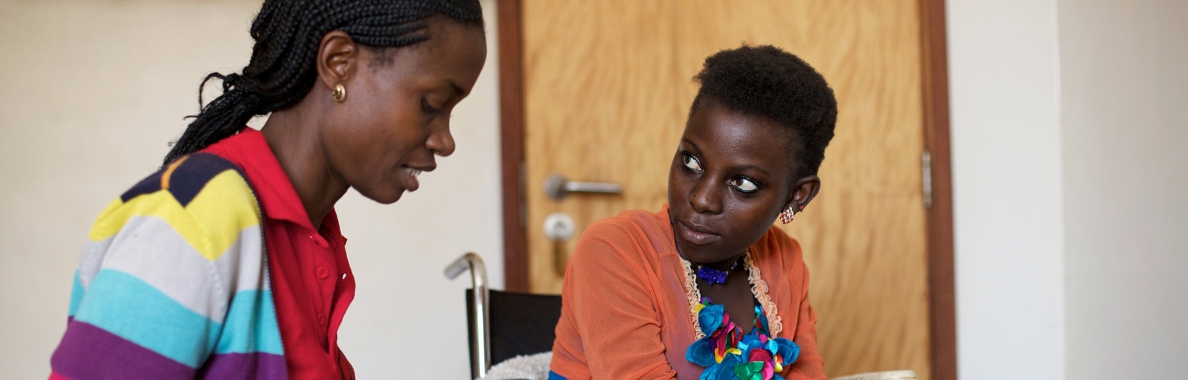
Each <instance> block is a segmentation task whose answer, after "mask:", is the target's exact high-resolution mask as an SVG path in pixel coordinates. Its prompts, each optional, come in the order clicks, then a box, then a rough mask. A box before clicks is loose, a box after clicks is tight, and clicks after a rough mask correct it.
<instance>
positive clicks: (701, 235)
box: [677, 221, 722, 245]
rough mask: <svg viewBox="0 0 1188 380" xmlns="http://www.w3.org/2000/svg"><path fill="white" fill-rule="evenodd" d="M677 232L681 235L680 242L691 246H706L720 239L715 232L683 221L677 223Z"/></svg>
mask: <svg viewBox="0 0 1188 380" xmlns="http://www.w3.org/2000/svg"><path fill="white" fill-rule="evenodd" d="M677 230H678V233H680V235H681V241H683V242H687V243H689V244H693V245H706V244H710V243H713V242H715V241H717V240H718V239H721V238H722V236H721V235H718V234H717V232H715V231H713V230H710V229H708V228H706V227H705V226H699V225H695V224H690V223H688V222H684V221H681V222H677Z"/></svg>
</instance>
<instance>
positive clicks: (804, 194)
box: [784, 175, 821, 212]
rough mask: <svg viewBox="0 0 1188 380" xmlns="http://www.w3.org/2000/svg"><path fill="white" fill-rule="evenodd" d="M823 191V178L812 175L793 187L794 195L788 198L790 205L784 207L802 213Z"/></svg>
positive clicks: (800, 180) (798, 181)
mask: <svg viewBox="0 0 1188 380" xmlns="http://www.w3.org/2000/svg"><path fill="white" fill-rule="evenodd" d="M820 191H821V178H819V177H817V176H816V175H810V176H807V177H804V178H801V179H799V180H797V181H796V184H795V185H793V188H792V194H790V196H789V197H788V198H789V199H788V203H787V204H785V205H784V209H785V210H789V211H794V212H801V211H804V208H805V207H806V206H808V204H809V202H812V200H813V198H815V197H816V196H817V193H818V192H820Z"/></svg>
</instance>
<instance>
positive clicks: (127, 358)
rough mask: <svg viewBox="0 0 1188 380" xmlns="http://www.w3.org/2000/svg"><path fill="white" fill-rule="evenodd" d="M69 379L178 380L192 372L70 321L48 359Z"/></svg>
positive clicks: (170, 360)
mask: <svg viewBox="0 0 1188 380" xmlns="http://www.w3.org/2000/svg"><path fill="white" fill-rule="evenodd" d="M50 366H51V367H53V372H54V373H57V374H60V375H63V376H66V377H69V378H72V379H180V378H192V377H194V373H195V372H196V370H195V369H194V368H190V367H189V366H187V365H185V364H182V363H178V362H176V361H173V359H170V358H167V357H165V356H163V355H161V354H158V353H156V352H153V351H152V350H149V349H147V348H144V347H141V346H139V345H137V344H136V343H132V342H131V341H128V340H127V339H124V338H121V337H119V336H117V335H115V334H112V333H110V332H107V330H104V329H101V328H99V327H96V326H94V325H91V324H89V323H86V322H78V321H72V322H70V324H69V325H67V326H66V335H65V336H63V337H62V342H61V343H59V344H58V349H57V350H54V355H53V356H52V357H51V358H50Z"/></svg>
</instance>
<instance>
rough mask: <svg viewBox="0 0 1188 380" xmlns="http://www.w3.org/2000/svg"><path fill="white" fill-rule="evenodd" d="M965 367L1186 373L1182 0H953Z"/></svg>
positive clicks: (981, 372) (970, 373)
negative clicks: (990, 0)
mask: <svg viewBox="0 0 1188 380" xmlns="http://www.w3.org/2000/svg"><path fill="white" fill-rule="evenodd" d="M947 7H948V32H949V35H948V37H949V54H950V56H949V59H950V61H949V68H950V73H951V76H950V85H951V88H950V90H951V94H952V99H951V100H952V115H953V119H952V123H953V124H952V143H953V170H954V173H953V176H954V201H955V205H954V213H955V238H956V262H957V264H956V277H957V330H958V334H957V339H958V371H959V376H960V377H961V378H962V379H999V378H1011V379H1064V378H1069V379H1119V378H1176V377H1182V376H1183V373H1185V372H1186V371H1188V325H1186V324H1185V321H1188V302H1185V299H1186V298H1185V297H1188V276H1185V275H1184V274H1183V273H1184V271H1185V270H1188V148H1185V147H1186V146H1188V24H1186V23H1184V20H1186V19H1188V3H1185V2H1183V1H1174V0H1169V1H1158V0H1143V1H1107V0H1089V1H1086V0H1042V1H1039V0H1037V1H1020V0H1012V1H994V2H989V1H977V0H949V1H947Z"/></svg>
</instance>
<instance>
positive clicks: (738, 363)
mask: <svg viewBox="0 0 1188 380" xmlns="http://www.w3.org/2000/svg"><path fill="white" fill-rule="evenodd" d="M669 222H670V223H671V222H672V221H671V220H670V221H669ZM674 227H675V226H674ZM675 230H676V229H675V228H674V229H673V231H674V233H673V244H674V245H675V246H676V247H677V251H678V252H680V243H679V242H678V241H677V239H676V233H675ZM741 259H742V260H741V261H742V263H743V265H744V267H745V268H746V270H747V282H749V283H751V294H752V295H753V296H754V297H755V298H754V300H755V302H756V303H757V305H755V321H754V324H755V325H754V326H755V327H754V328H753V329H751V332H750V333H748V334H745V335H744V334H743V333H742V329H741V328H739V327H738V326H737V325H736V324H735V323H734V322H731V321H730V315H729V314H726V309H725V306H723V305H721V304H715V303H713V302H712V301H711V300H710V299H709V298H708V297H706V298H703V297H702V296H701V290H699V289H698V288H697V278H698V277H701V278H702V279H703V280H706V282H707V283H709V284H710V286H713V284H714V282H711V281H710V279H707V278H705V277H703V276H701V275H700V274H699V273H697V272H695V271H694V270H693V265H692V264H691V263H690V262H689V261H688V260H685V258H684V257H681V258H680V260H681V264H682V266H683V267H684V270H685V297H686V300H687V301H688V303H689V316H690V317H691V318H692V322H693V332H694V336H695V337H696V339H697V340H696V341H694V342H693V344H691V345H689V348H688V349H687V350H686V351H685V359H686V360H688V361H690V362H692V363H693V364H697V365H699V366H702V367H705V371H704V372H702V374H701V377H700V378H701V379H702V380H733V379H739V380H784V378H783V376H781V375H780V372H783V371H784V368H785V367H786V366H788V365H791V364H792V363H794V362H796V358H797V357H798V356H800V346H798V345H797V344H796V343H795V342H792V341H791V340H788V339H786V338H782V337H776V336H777V335H778V334H779V333H780V331H781V330H783V326H782V323H781V320H780V317H779V314H778V313H777V311H776V307H775V303H774V302H772V301H771V297H770V296H769V295H768V294H767V292H768V287H767V282H765V281H763V279H762V278H761V277H760V273H759V268H758V267H757V266H755V263H754V262H753V261H752V260H751V252H750V251H747V252H746V253H744V254H743V256H742V258H741ZM735 265H738V263H737V262H736V263H735ZM704 268H706V267H703V266H700V265H699V268H698V269H699V271H700V269H704ZM709 269H712V268H709ZM731 269H732V270H733V269H734V268H733V267H732V268H731ZM722 272H726V271H722ZM725 277H726V276H725V274H723V275H722V277H721V281H720V282H718V283H722V282H725ZM707 332H708V334H707ZM773 337H775V338H773Z"/></svg>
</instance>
